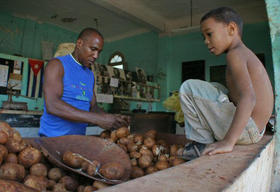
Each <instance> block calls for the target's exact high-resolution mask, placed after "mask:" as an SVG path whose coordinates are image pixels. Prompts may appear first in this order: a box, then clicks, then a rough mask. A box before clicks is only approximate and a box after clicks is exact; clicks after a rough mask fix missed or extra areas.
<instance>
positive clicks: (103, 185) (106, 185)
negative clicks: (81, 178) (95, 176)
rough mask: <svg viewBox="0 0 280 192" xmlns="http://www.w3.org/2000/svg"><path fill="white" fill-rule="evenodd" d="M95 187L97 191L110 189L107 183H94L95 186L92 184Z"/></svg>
mask: <svg viewBox="0 0 280 192" xmlns="http://www.w3.org/2000/svg"><path fill="white" fill-rule="evenodd" d="M92 186H93V187H95V188H97V189H103V188H106V187H108V186H109V185H108V184H106V183H103V182H101V181H94V182H93V184H92Z"/></svg>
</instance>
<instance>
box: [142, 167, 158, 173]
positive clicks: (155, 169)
mask: <svg viewBox="0 0 280 192" xmlns="http://www.w3.org/2000/svg"><path fill="white" fill-rule="evenodd" d="M157 171H158V169H157V168H156V167H155V166H150V167H148V168H147V169H146V172H145V173H146V174H151V173H154V172H157Z"/></svg>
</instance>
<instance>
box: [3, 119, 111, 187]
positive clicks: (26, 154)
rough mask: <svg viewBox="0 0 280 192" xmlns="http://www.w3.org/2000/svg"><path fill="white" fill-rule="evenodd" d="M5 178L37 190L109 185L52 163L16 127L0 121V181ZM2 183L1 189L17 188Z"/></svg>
mask: <svg viewBox="0 0 280 192" xmlns="http://www.w3.org/2000/svg"><path fill="white" fill-rule="evenodd" d="M5 180H7V181H8V182H7V183H6V185H8V184H9V183H12V182H10V181H17V182H19V183H22V184H24V185H25V186H27V187H30V188H33V189H35V190H37V191H46V192H50V191H53V192H68V191H77V192H92V191H94V190H98V189H101V188H104V187H107V186H108V185H106V184H104V183H102V182H99V181H94V182H93V183H92V180H90V179H87V178H85V177H80V176H77V175H75V174H72V173H67V172H65V171H63V170H62V169H60V168H58V167H54V166H53V165H52V164H50V163H49V162H48V161H47V160H46V159H45V158H44V156H43V154H42V152H41V151H40V150H38V149H36V148H34V147H32V146H31V145H28V144H27V143H26V142H25V140H23V139H22V138H21V135H20V134H19V132H18V131H16V130H15V129H13V128H11V127H10V126H9V125H8V124H7V123H5V122H0V182H1V183H3V181H5ZM2 185H3V186H4V184H2ZM3 186H2V187H3ZM2 187H0V192H2V191H3V190H4V191H5V192H16V191H17V190H16V189H15V188H13V187H9V188H7V189H6V188H5V189H3V188H2ZM22 191H25V190H22ZM26 191H30V190H28V189H26Z"/></svg>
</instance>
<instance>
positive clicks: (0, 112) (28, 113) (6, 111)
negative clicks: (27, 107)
mask: <svg viewBox="0 0 280 192" xmlns="http://www.w3.org/2000/svg"><path fill="white" fill-rule="evenodd" d="M0 114H19V115H42V114H43V111H21V110H7V109H0Z"/></svg>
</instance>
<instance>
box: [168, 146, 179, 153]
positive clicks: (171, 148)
mask: <svg viewBox="0 0 280 192" xmlns="http://www.w3.org/2000/svg"><path fill="white" fill-rule="evenodd" d="M177 150H178V147H177V145H171V146H170V155H171V156H176V155H177Z"/></svg>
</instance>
